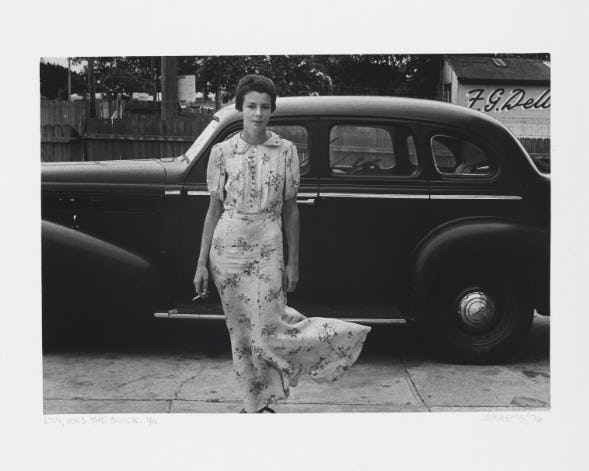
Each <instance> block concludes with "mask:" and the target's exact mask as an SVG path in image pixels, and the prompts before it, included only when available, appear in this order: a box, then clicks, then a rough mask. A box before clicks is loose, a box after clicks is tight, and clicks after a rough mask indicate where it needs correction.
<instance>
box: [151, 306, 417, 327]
mask: <svg viewBox="0 0 589 471" xmlns="http://www.w3.org/2000/svg"><path fill="white" fill-rule="evenodd" d="M153 317H156V318H158V319H193V320H214V321H220V320H223V321H224V320H225V316H224V315H223V314H199V313H196V312H178V311H177V309H170V310H169V311H168V312H155V313H154V314H153ZM333 319H340V320H342V321H348V322H356V323H358V324H406V323H407V321H406V320H405V319H394V318H385V317H378V318H367V317H334V318H333Z"/></svg>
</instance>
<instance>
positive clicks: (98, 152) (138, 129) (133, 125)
mask: <svg viewBox="0 0 589 471" xmlns="http://www.w3.org/2000/svg"><path fill="white" fill-rule="evenodd" d="M210 120H211V116H210V115H202V116H189V117H188V116H187V117H184V116H183V117H178V118H173V119H170V120H166V121H162V120H161V119H159V116H145V115H127V116H125V117H124V118H122V119H99V118H87V119H84V120H83V123H82V125H81V126H80V127H81V128H82V132H78V130H77V129H79V128H78V127H77V126H76V127H74V126H72V125H71V124H44V125H42V126H41V161H42V162H56V161H84V160H121V159H137V158H153V157H171V156H177V155H180V154H182V153H183V152H185V151H186V150H187V149H188V148H189V147H190V145H191V144H192V143H193V142H194V140H195V139H196V138H197V137H198V135H199V134H200V133H201V131H202V130H203V129H204V128H205V127H206V126H207V124H208V123H209V122H210Z"/></svg>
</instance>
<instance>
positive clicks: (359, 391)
mask: <svg viewBox="0 0 589 471" xmlns="http://www.w3.org/2000/svg"><path fill="white" fill-rule="evenodd" d="M161 322H163V323H165V324H159V326H158V328H157V331H156V335H153V333H152V335H144V334H142V335H138V334H137V333H136V332H133V331H132V330H130V331H128V332H126V333H125V332H122V333H121V332H120V333H119V336H118V337H117V338H116V339H115V338H114V337H113V336H112V335H110V334H109V333H108V331H106V332H102V333H98V334H97V333H96V332H94V334H95V335H94V337H93V339H85V340H84V348H81V347H80V345H70V346H68V347H67V349H63V348H61V349H59V350H58V349H55V348H54V349H53V350H52V351H47V352H46V353H45V354H44V356H43V376H44V383H43V384H44V412H45V413H46V414H59V413H95V414H98V413H166V412H172V413H178V412H180V413H193V412H221V413H224V412H238V411H239V410H240V409H241V407H242V406H241V403H240V401H239V397H238V393H237V390H236V385H235V383H234V382H233V376H232V367H231V356H230V353H229V345H228V340H227V338H226V335H227V334H226V331H224V326H221V325H219V323H217V324H216V325H213V326H212V327H211V326H208V327H207V328H206V329H205V328H204V327H203V324H201V323H200V322H199V321H170V320H162V321H161ZM178 322H183V323H184V324H182V325H179V324H178ZM172 324H174V325H172ZM549 332H550V321H549V319H548V318H545V317H539V316H537V317H535V318H534V324H533V327H532V331H531V335H530V339H529V341H528V343H527V345H526V347H525V349H524V350H523V352H522V354H521V355H520V356H519V357H518V358H517V359H515V360H513V361H511V362H509V363H505V364H501V365H484V366H474V365H457V364H450V363H447V362H444V361H443V360H442V359H440V358H439V357H438V356H437V355H436V354H435V352H432V351H430V350H429V349H428V348H427V346H426V345H425V344H424V342H423V340H422V338H421V336H420V335H419V334H417V333H416V332H414V331H413V330H412V329H411V328H410V327H407V326H387V327H382V326H378V327H374V328H373V331H372V332H371V334H370V336H369V340H368V341H367V342H366V345H365V349H364V351H363V352H362V354H361V356H360V358H359V360H358V362H357V363H356V365H355V366H354V367H353V368H352V369H350V370H349V371H348V372H347V373H346V375H345V376H344V377H342V378H341V379H340V380H339V381H338V382H336V383H333V384H317V383H315V382H313V380H311V379H310V378H309V377H303V378H302V379H301V381H300V382H299V386H297V387H296V388H292V389H291V397H290V398H289V399H288V400H287V401H286V402H285V403H283V404H279V405H277V406H276V407H275V409H276V410H277V411H278V412H397V411H403V412H414V411H425V412H427V411H429V412H436V411H456V410H478V411H480V410H485V411H496V410H522V409H525V410H538V409H547V408H549V407H550V367H549ZM113 339H114V340H113ZM123 346H124V347H123Z"/></svg>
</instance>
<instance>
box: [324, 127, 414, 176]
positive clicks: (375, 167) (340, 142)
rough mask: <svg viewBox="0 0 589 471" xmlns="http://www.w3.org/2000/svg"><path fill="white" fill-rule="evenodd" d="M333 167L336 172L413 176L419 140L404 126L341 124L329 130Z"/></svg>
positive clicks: (330, 155) (340, 173) (330, 161)
mask: <svg viewBox="0 0 589 471" xmlns="http://www.w3.org/2000/svg"><path fill="white" fill-rule="evenodd" d="M329 166H330V169H331V173H332V175H382V176H389V175H390V176H407V175H412V174H414V173H416V171H417V169H418V161H417V152H416V150H415V140H414V138H413V135H412V133H411V130H410V129H408V128H405V127H403V126H379V125H374V126H370V125H349V124H337V125H334V126H332V128H331V130H330V133H329Z"/></svg>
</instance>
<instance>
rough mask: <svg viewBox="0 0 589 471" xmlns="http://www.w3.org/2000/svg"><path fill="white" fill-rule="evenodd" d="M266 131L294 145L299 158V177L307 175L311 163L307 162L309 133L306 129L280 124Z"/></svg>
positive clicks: (269, 127)
mask: <svg viewBox="0 0 589 471" xmlns="http://www.w3.org/2000/svg"><path fill="white" fill-rule="evenodd" d="M268 129H269V130H270V131H272V132H275V133H276V134H278V135H279V136H280V137H283V138H284V139H288V140H289V141H292V142H293V143H294V145H295V146H296V147H297V154H298V156H299V165H300V168H301V176H302V175H306V174H307V173H309V169H310V168H311V161H310V160H309V133H308V132H307V128H305V127H304V126H299V125H294V124H281V125H276V126H268Z"/></svg>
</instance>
